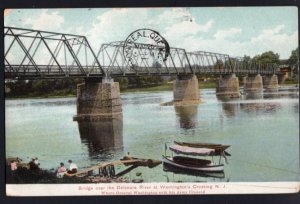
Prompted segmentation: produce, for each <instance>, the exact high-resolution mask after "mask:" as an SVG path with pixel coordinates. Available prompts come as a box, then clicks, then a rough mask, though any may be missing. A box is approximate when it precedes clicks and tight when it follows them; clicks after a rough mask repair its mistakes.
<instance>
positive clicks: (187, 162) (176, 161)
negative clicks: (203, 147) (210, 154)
mask: <svg viewBox="0 0 300 204" xmlns="http://www.w3.org/2000/svg"><path fill="white" fill-rule="evenodd" d="M163 163H164V164H169V165H172V166H174V167H177V168H180V169H185V170H194V171H202V172H222V171H224V164H214V163H212V162H211V161H210V160H206V159H196V158H191V157H183V156H174V157H170V156H163Z"/></svg>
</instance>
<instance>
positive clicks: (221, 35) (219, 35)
mask: <svg viewBox="0 0 300 204" xmlns="http://www.w3.org/2000/svg"><path fill="white" fill-rule="evenodd" d="M241 32H242V30H241V29H240V28H230V29H228V30H219V31H217V32H216V33H215V34H214V37H215V38H216V39H218V40H224V39H225V38H228V37H232V36H235V35H237V34H240V33H241Z"/></svg>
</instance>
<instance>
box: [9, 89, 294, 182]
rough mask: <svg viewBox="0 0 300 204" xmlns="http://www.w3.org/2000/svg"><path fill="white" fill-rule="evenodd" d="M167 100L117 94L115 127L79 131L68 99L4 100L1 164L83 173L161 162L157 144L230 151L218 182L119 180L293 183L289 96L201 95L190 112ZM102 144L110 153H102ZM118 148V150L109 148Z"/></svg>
mask: <svg viewBox="0 0 300 204" xmlns="http://www.w3.org/2000/svg"><path fill="white" fill-rule="evenodd" d="M172 97H173V93H172V92H155V93H127V94H122V95H121V98H122V108H123V120H113V121H105V122H101V125H99V124H96V123H95V124H89V125H88V127H87V124H85V125H83V126H82V127H83V128H81V129H79V128H78V124H77V122H73V120H72V117H73V116H74V115H75V114H76V99H75V98H60V99H24V100H6V102H5V106H6V124H5V125H6V152H7V156H19V157H21V158H23V160H24V161H26V160H28V161H29V159H30V158H32V157H35V156H37V157H39V160H40V162H41V167H43V168H48V169H51V168H56V167H57V165H58V164H59V162H61V161H63V162H66V161H67V160H68V159H72V160H74V161H75V162H76V163H77V164H78V166H79V167H80V168H84V167H88V166H91V165H94V164H97V163H99V162H102V161H113V160H118V159H120V158H121V157H123V156H124V155H128V154H129V155H132V156H136V157H141V158H152V159H161V155H162V154H164V152H165V149H164V146H165V143H166V144H168V145H169V144H172V142H173V141H174V140H177V141H186V142H211V143H222V144H229V145H231V147H230V148H229V149H228V151H229V152H230V153H231V154H232V156H231V157H229V158H228V160H229V164H228V165H225V171H224V175H203V174H202V175H199V174H196V175H195V174H193V173H187V172H182V171H170V170H168V169H166V168H165V169H163V166H162V165H160V166H158V167H155V168H153V169H148V168H145V167H139V168H137V169H135V170H133V171H132V172H131V173H129V174H127V177H130V178H132V179H133V178H135V177H136V173H137V172H142V178H143V179H144V180H145V181H146V182H166V181H169V182H181V181H184V182H188V181H190V182H202V181H209V182H211V181H296V180H299V173H297V172H299V136H298V135H299V101H298V98H299V94H298V92H297V91H296V92H295V91H291V90H286V89H285V90H281V91H279V92H278V93H266V94H264V95H260V96H251V97H250V96H247V95H243V96H242V97H241V98H240V99H233V100H222V99H218V98H216V95H215V91H214V90H213V89H206V90H201V99H202V101H203V103H201V104H200V105H198V106H185V107H173V106H160V104H161V103H163V102H167V101H170V100H172ZM95 135H96V136H95ZM99 135H100V136H99ZM112 138H114V139H113V140H112ZM103 144H106V146H107V145H108V144H109V146H110V147H111V148H109V149H105V150H103ZM120 144H123V148H117V149H116V148H114V145H116V146H118V145H120ZM167 154H171V153H170V152H169V151H167ZM207 159H210V158H207ZM215 160H218V159H217V158H215ZM120 170H122V167H118V168H117V171H120ZM187 174H188V175H187Z"/></svg>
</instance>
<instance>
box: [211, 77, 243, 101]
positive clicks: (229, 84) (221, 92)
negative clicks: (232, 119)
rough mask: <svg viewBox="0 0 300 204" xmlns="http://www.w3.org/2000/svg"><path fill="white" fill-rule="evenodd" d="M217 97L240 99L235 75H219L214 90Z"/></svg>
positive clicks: (237, 80)
mask: <svg viewBox="0 0 300 204" xmlns="http://www.w3.org/2000/svg"><path fill="white" fill-rule="evenodd" d="M216 94H217V96H221V97H222V96H224V97H230V98H238V97H240V86H239V79H238V78H237V77H236V76H235V74H227V75H221V76H220V79H219V81H218V83H217V88H216Z"/></svg>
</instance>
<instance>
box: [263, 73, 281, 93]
mask: <svg viewBox="0 0 300 204" xmlns="http://www.w3.org/2000/svg"><path fill="white" fill-rule="evenodd" d="M263 87H264V89H265V90H266V91H278V78H277V75H275V74H273V75H266V76H264V77H263Z"/></svg>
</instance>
